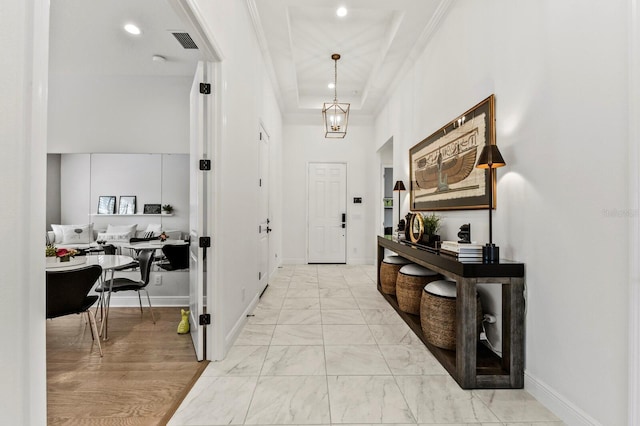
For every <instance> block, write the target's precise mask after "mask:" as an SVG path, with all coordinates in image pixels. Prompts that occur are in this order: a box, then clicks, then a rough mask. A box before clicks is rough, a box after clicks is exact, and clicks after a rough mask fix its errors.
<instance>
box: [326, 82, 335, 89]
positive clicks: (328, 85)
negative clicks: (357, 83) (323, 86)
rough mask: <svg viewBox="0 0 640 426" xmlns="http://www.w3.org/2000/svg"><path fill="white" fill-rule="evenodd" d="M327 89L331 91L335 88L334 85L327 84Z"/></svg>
mask: <svg viewBox="0 0 640 426" xmlns="http://www.w3.org/2000/svg"><path fill="white" fill-rule="evenodd" d="M327 87H328V88H329V89H333V88H335V87H336V85H335V83H329V84H327Z"/></svg>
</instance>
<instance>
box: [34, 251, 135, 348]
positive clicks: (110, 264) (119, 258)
mask: <svg viewBox="0 0 640 426" xmlns="http://www.w3.org/2000/svg"><path fill="white" fill-rule="evenodd" d="M133 262H134V260H133V257H131V256H125V255H120V254H97V255H92V256H76V257H73V258H71V259H69V261H68V262H59V261H57V262H47V264H46V270H47V271H72V270H74V269H80V268H84V267H85V266H91V265H100V266H101V267H102V271H103V273H106V272H107V271H111V276H110V279H109V280H108V281H109V290H108V295H107V296H106V297H107V300H106V303H105V300H104V297H105V295H104V292H102V294H101V296H100V297H101V298H103V300H102V301H101V302H102V306H103V307H104V315H102V323H101V325H100V334H101V336H102V339H103V340H107V339H108V325H109V304H110V301H111V290H112V288H113V276H114V273H115V271H116V269H118V268H120V267H122V266H125V265H129V264H131V263H133ZM103 280H104V281H106V278H103Z"/></svg>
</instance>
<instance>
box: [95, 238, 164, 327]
mask: <svg viewBox="0 0 640 426" xmlns="http://www.w3.org/2000/svg"><path fill="white" fill-rule="evenodd" d="M154 251H155V249H144V250H140V252H139V253H138V262H140V280H139V281H135V280H132V279H129V278H124V277H117V278H114V279H113V285H112V286H111V280H108V279H106V280H104V281H103V282H102V283H101V284H100V285H99V286H97V287H96V291H97V292H99V293H102V300H103V303H104V298H105V292H106V293H109V295H108V296H107V300H106V304H107V307H108V306H109V302H110V300H111V293H118V292H120V291H135V292H137V293H138V301H139V302H140V313H142V298H141V297H140V291H141V290H144V291H145V293H147V301H148V302H149V311H150V312H151V319H152V321H153V323H154V324H155V323H156V319H155V317H154V316H153V308H152V306H151V298H150V297H149V292H148V291H147V288H146V287H147V285H149V275H150V273H151V264H152V263H153V252H154ZM109 286H111V292H109ZM107 309H108V308H107Z"/></svg>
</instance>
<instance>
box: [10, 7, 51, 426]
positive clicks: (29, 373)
mask: <svg viewBox="0 0 640 426" xmlns="http://www.w3.org/2000/svg"><path fill="white" fill-rule="evenodd" d="M47 5H48V2H45V1H38V0H26V1H20V2H2V4H1V5H0V51H2V52H3V56H4V57H5V58H7V60H4V61H3V65H2V71H1V73H2V78H0V141H1V142H0V145H1V147H2V163H3V164H2V167H0V181H1V182H2V185H0V199H2V203H3V208H2V209H0V232H2V234H3V235H11V236H12V237H11V240H12V241H11V243H10V244H2V245H0V256H1V257H2V259H4V265H3V268H2V276H1V278H0V323H1V324H2V327H0V340H1V341H2V347H1V348H0V365H2V368H1V369H0V401H2V408H1V409H0V424H3V425H4V424H7V425H9V424H11V425H36V426H38V425H45V424H46V420H47V418H46V360H45V299H44V294H45V292H44V282H45V275H44V260H43V259H42V250H43V236H42V229H43V228H44V224H45V199H46V195H45V182H46V164H47V163H46V134H45V132H46V114H45V111H46V93H47V84H46V81H47V80H46V74H47V61H46V58H47V48H48V43H46V38H43V33H42V32H43V31H44V32H45V33H46V31H47V25H48V6H47ZM34 20H35V22H36V23H35V24H34ZM34 28H35V29H36V31H35V36H34ZM14 236H16V238H14ZM17 236H19V238H18V237H17Z"/></svg>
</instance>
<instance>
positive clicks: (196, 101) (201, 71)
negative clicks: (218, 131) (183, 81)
mask: <svg viewBox="0 0 640 426" xmlns="http://www.w3.org/2000/svg"><path fill="white" fill-rule="evenodd" d="M212 80H213V78H212V67H211V63H209V62H199V63H198V68H197V69H196V74H195V77H194V79H193V84H192V86H191V94H190V101H191V106H190V112H189V113H190V117H191V120H190V160H189V164H190V171H189V172H190V178H189V235H190V239H191V244H190V248H189V259H190V261H189V310H190V315H189V325H190V330H191V339H192V340H193V347H194V349H195V351H196V357H197V359H198V361H202V360H203V359H204V358H205V355H206V354H205V349H204V348H205V342H204V339H205V337H204V336H205V330H204V326H203V325H200V324H201V321H200V318H201V316H202V315H204V314H206V313H207V307H206V304H205V294H204V288H205V284H206V283H205V280H206V274H205V267H204V266H205V259H204V251H205V249H204V248H202V247H200V244H199V242H200V237H203V236H209V234H208V232H210V230H208V229H207V222H206V218H207V202H206V200H207V199H206V197H207V191H208V189H209V186H210V185H211V176H210V174H211V173H212V172H211V171H203V170H201V164H200V162H201V160H203V159H207V160H209V161H211V156H210V155H209V152H210V149H209V146H208V141H209V140H211V136H212V135H211V129H210V128H209V124H208V123H209V122H210V121H209V120H208V119H207V117H208V116H212V115H213V101H212V98H213V90H211V86H209V88H210V93H211V94H206V93H202V92H203V91H204V92H206V87H202V86H201V84H203V83H205V84H207V83H208V84H210V83H211V81H212ZM209 250H211V249H209ZM211 255H212V253H209V256H211Z"/></svg>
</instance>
